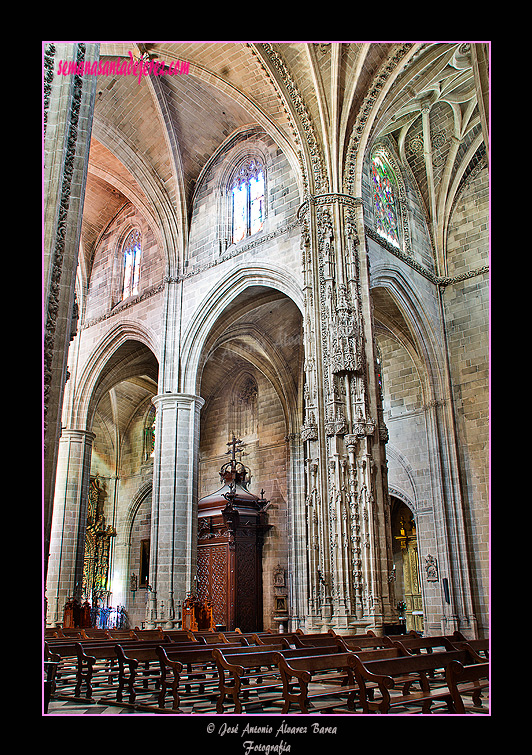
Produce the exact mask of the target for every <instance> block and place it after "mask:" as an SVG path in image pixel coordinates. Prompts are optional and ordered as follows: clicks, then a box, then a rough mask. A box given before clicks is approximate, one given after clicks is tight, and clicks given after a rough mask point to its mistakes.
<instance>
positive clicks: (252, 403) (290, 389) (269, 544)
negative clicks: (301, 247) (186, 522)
mask: <svg viewBox="0 0 532 755" xmlns="http://www.w3.org/2000/svg"><path fill="white" fill-rule="evenodd" d="M205 349H206V357H205V360H204V366H203V370H202V375H201V385H200V395H201V397H202V398H203V399H204V401H205V405H204V407H203V409H202V413H201V423H200V448H199V475H198V477H199V493H198V497H199V498H200V499H201V498H202V497H204V496H208V495H209V494H211V493H213V492H215V491H216V490H218V489H219V488H220V484H221V483H220V477H219V472H220V468H221V467H222V465H223V464H224V463H225V462H226V461H227V456H226V452H227V443H228V441H230V440H231V437H232V436H233V434H235V435H237V436H240V438H241V439H242V440H243V443H242V444H241V445H242V448H243V452H242V453H241V454H239V461H242V462H243V464H245V466H246V467H248V468H249V470H250V472H251V480H250V482H249V491H250V492H251V493H253V494H254V495H256V496H259V497H260V496H261V491H262V490H263V491H264V498H265V499H266V500H268V501H270V506H269V509H268V523H269V525H270V529H269V530H268V532H267V534H266V535H265V538H264V548H263V551H262V585H261V589H262V594H263V606H262V608H263V610H262V617H263V626H264V628H266V629H268V628H272V629H277V628H278V622H276V618H277V619H279V617H278V616H277V613H278V612H277V611H276V606H277V605H278V602H277V601H276V598H278V597H279V595H280V588H279V587H276V585H275V570H276V569H278V568H279V566H280V565H281V567H282V568H283V569H284V570H285V571H286V572H287V571H288V564H289V561H290V559H291V558H292V554H291V552H290V550H291V547H292V545H291V538H290V528H291V526H292V524H291V520H292V518H293V516H294V500H293V495H294V493H293V490H292V489H291V484H290V478H291V466H292V465H293V464H294V459H293V452H292V448H291V444H292V443H293V442H294V439H293V438H292V437H291V430H292V428H293V427H294V425H296V424H297V421H298V406H299V384H300V375H301V367H302V359H303V338H302V318H301V314H300V311H299V309H298V308H297V306H296V305H295V304H294V303H293V302H292V301H291V299H289V298H288V297H287V296H285V295H284V294H282V293H280V292H279V291H276V290H274V289H271V288H268V287H264V286H260V287H259V286H250V287H248V288H247V289H245V290H244V291H242V292H241V293H240V294H239V295H238V296H237V297H236V298H235V299H234V300H233V301H232V302H231V305H230V307H228V308H227V309H226V310H225V311H224V312H222V313H221V315H220V317H219V318H218V320H217V321H216V323H215V324H214V326H213V330H212V332H211V334H210V335H209V338H207V340H206V344H205ZM207 545H208V544H207V541H206V540H205V532H204V529H200V534H199V540H198V559H199V556H200V555H201V556H202V560H201V564H203V563H204V560H205V559H204V556H205V553H204V551H205V548H206V547H207ZM217 553H218V551H217ZM211 560H212V559H211ZM284 588H285V589H284V590H283V596H281V597H285V598H286V596H287V593H288V588H287V587H286V586H284ZM285 613H286V617H283V618H285V620H286V619H287V615H288V606H287V610H286V612H285Z"/></svg>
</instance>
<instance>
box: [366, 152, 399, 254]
mask: <svg viewBox="0 0 532 755" xmlns="http://www.w3.org/2000/svg"><path fill="white" fill-rule="evenodd" d="M371 180H372V187H373V209H374V212H375V230H376V231H377V232H378V233H379V234H380V235H381V236H382V237H383V238H385V239H386V241H389V242H390V244H394V246H398V247H400V246H401V242H400V240H399V218H400V212H399V209H398V205H397V196H396V192H397V189H396V185H397V182H396V180H395V176H394V173H393V171H392V169H391V168H390V166H389V165H388V163H386V162H385V160H384V159H383V158H382V156H381V155H380V154H376V155H374V156H373V158H372V160H371Z"/></svg>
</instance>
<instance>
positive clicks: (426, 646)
mask: <svg viewBox="0 0 532 755" xmlns="http://www.w3.org/2000/svg"><path fill="white" fill-rule="evenodd" d="M393 644H394V645H396V646H397V647H399V646H401V647H403V648H405V649H406V650H408V651H409V652H410V653H417V652H419V651H422V650H425V651H427V652H429V653H430V652H432V651H433V650H434V648H443V649H444V650H453V649H454V647H453V644H452V643H451V641H450V639H449V638H448V637H445V636H443V635H440V636H438V637H405V638H404V639H402V640H394V641H393Z"/></svg>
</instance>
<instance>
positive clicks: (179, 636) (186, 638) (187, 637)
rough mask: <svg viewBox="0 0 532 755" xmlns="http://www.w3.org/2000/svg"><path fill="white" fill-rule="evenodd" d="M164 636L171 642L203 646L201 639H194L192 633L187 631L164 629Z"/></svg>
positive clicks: (203, 641) (194, 636)
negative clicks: (193, 643) (192, 643)
mask: <svg viewBox="0 0 532 755" xmlns="http://www.w3.org/2000/svg"><path fill="white" fill-rule="evenodd" d="M163 634H164V636H165V637H166V638H168V639H169V640H171V641H172V642H196V643H198V644H199V645H205V644H206V643H205V640H204V639H203V637H196V635H195V634H194V632H191V631H190V630H188V629H165V630H164V632H163Z"/></svg>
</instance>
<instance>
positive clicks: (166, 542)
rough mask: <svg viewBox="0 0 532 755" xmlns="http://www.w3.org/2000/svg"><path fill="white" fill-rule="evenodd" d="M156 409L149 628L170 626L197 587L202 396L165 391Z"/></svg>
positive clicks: (147, 620) (167, 627)
mask: <svg viewBox="0 0 532 755" xmlns="http://www.w3.org/2000/svg"><path fill="white" fill-rule="evenodd" d="M153 403H154V405H155V407H156V409H157V422H156V426H155V432H156V437H155V457H154V469H153V500H152V524H151V543H150V581H149V584H150V587H149V595H148V604H147V609H146V610H147V613H146V627H147V628H153V627H156V626H162V627H163V628H166V629H169V628H172V627H174V626H175V625H176V624H177V622H178V621H179V619H180V612H179V607H180V605H181V603H182V602H183V600H184V599H185V597H186V595H187V593H188V592H190V591H191V590H192V589H193V577H194V575H195V571H196V570H195V561H196V541H197V527H198V523H197V521H198V512H197V469H198V453H199V415H200V409H201V407H202V406H203V403H204V402H203V399H202V398H201V397H200V396H191V395H188V394H183V393H170V392H167V393H163V394H159V395H158V396H155V397H154V398H153Z"/></svg>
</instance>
